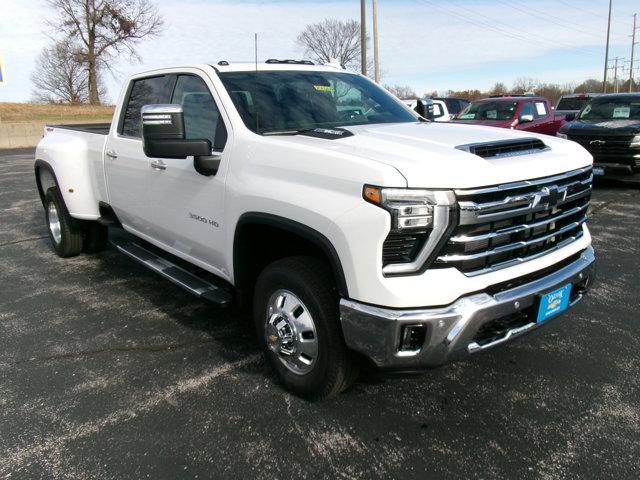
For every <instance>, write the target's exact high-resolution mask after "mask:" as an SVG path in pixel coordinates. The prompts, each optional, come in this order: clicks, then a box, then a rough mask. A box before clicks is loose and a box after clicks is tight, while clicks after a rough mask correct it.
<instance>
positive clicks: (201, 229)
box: [150, 70, 229, 277]
mask: <svg viewBox="0 0 640 480" xmlns="http://www.w3.org/2000/svg"><path fill="white" fill-rule="evenodd" d="M196 72H198V71H197V70H195V71H194V73H180V74H178V76H177V80H176V84H175V88H174V91H173V94H172V97H171V101H170V102H167V103H173V104H179V105H182V109H183V112H184V125H185V136H186V138H187V139H209V140H210V141H211V145H212V147H213V151H214V152H215V153H216V154H220V155H221V157H222V161H221V163H220V168H219V170H218V172H217V173H216V174H215V175H212V176H204V175H201V174H199V173H198V172H197V171H196V170H195V168H194V164H193V157H188V158H187V159H171V158H165V159H162V163H163V164H164V167H165V168H163V169H156V170H155V171H154V172H153V174H152V178H151V183H150V189H151V199H152V202H153V211H154V215H153V223H154V225H153V236H154V238H155V239H156V240H157V241H158V242H160V243H162V244H163V245H164V246H165V248H166V249H167V250H169V251H170V252H171V253H174V254H175V255H178V256H180V257H183V258H186V259H188V260H190V261H192V262H194V263H196V264H199V265H200V266H201V267H204V268H207V269H208V270H212V271H214V273H217V274H219V275H221V276H223V277H225V276H228V272H225V271H224V270H223V268H224V267H223V266H224V263H225V255H224V251H225V244H224V241H225V237H224V234H223V232H224V227H225V225H224V224H223V218H224V215H223V214H224V200H225V196H224V186H225V173H226V171H227V167H228V150H229V149H228V148H227V143H228V142H227V128H226V125H227V124H228V122H225V119H224V118H223V115H221V111H220V108H219V105H220V102H219V101H218V98H217V94H216V92H215V89H214V88H213V85H212V84H211V83H210V80H209V79H208V77H205V76H200V75H199V74H198V73H196Z"/></svg>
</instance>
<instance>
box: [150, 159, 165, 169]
mask: <svg viewBox="0 0 640 480" xmlns="http://www.w3.org/2000/svg"><path fill="white" fill-rule="evenodd" d="M151 168H153V169H155V170H166V169H167V164H166V163H164V162H163V161H162V160H151Z"/></svg>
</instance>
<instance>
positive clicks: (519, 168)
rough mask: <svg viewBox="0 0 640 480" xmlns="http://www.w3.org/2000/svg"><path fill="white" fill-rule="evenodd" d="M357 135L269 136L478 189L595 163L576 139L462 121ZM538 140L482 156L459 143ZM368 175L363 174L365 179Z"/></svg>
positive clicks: (418, 178)
mask: <svg viewBox="0 0 640 480" xmlns="http://www.w3.org/2000/svg"><path fill="white" fill-rule="evenodd" d="M345 128H346V129H348V130H349V131H351V132H352V133H353V136H350V137H346V138H340V139H337V140H329V139H324V138H314V137H309V136H304V135H296V136H283V137H270V138H273V139H274V140H275V141H279V142H286V143H289V142H293V143H296V144H298V145H299V144H304V145H305V147H307V148H312V147H317V148H322V149H331V150H333V151H336V152H340V153H342V154H349V155H357V156H359V157H364V158H367V159H369V160H371V161H376V162H380V163H384V164H387V165H390V166H392V167H394V168H395V169H397V170H398V171H399V172H400V173H401V174H402V175H403V176H404V177H405V178H406V180H407V186H409V187H420V188H475V187H482V186H488V185H496V184H499V183H507V182H515V181H520V180H528V179H533V178H540V177H546V176H550V175H556V174H559V173H563V172H567V171H570V170H574V169H577V168H580V167H584V166H587V165H590V164H591V163H592V158H591V156H590V155H589V153H587V151H586V150H584V149H583V148H582V147H580V146H579V145H577V144H576V143H575V142H571V141H567V140H561V139H558V138H556V137H551V136H548V135H536V134H531V133H527V132H519V131H516V130H509V129H499V128H491V127H484V126H476V125H464V124H458V123H439V122H423V123H395V124H377V125H359V126H349V127H345ZM532 137H533V138H539V139H541V140H542V141H543V142H544V143H545V144H546V145H547V146H548V147H550V148H549V149H547V150H544V151H541V152H539V153H533V154H527V155H516V156H509V157H494V158H482V157H479V156H477V155H474V154H471V153H469V152H466V151H463V150H459V149H457V148H456V146H460V145H466V144H471V143H483V142H492V141H501V140H509V139H522V138H532ZM364 182H366V174H363V183H364Z"/></svg>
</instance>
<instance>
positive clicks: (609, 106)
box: [558, 93, 640, 181]
mask: <svg viewBox="0 0 640 480" xmlns="http://www.w3.org/2000/svg"><path fill="white" fill-rule="evenodd" d="M558 136H559V137H562V138H568V139H569V140H573V141H574V142H577V143H579V144H580V145H582V146H583V147H584V148H586V149H587V150H588V151H589V153H591V155H593V160H594V168H593V174H594V175H600V176H603V175H606V176H607V177H609V178H618V179H623V180H634V181H640V93H617V94H610V95H600V96H598V97H596V98H594V99H592V100H591V102H589V104H587V105H586V106H585V107H584V108H583V109H582V111H581V112H580V113H579V114H578V118H577V119H576V120H575V121H573V122H570V123H567V124H566V125H564V126H563V127H562V128H561V129H560V131H559V132H558Z"/></svg>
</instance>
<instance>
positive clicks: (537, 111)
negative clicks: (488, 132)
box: [454, 95, 566, 135]
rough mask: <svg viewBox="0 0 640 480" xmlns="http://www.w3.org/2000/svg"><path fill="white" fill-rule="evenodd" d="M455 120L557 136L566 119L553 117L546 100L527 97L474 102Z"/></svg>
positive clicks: (497, 98) (557, 116)
mask: <svg viewBox="0 0 640 480" xmlns="http://www.w3.org/2000/svg"><path fill="white" fill-rule="evenodd" d="M454 121H456V122H460V123H474V124H478V125H487V126H490V127H500V128H514V129H516V130H524V131H526V132H535V133H545V134H547V135H555V134H556V133H557V132H558V130H559V129H560V127H561V126H562V125H564V124H565V122H566V119H565V117H564V116H562V115H554V113H553V111H552V110H551V107H550V106H549V102H548V101H547V99H546V98H542V97H532V96H528V95H525V96H507V97H491V98H484V99H482V100H475V101H473V102H471V103H470V104H469V105H467V107H466V108H465V109H464V110H463V111H462V112H460V113H459V114H458V116H457V117H456V118H455V119H454Z"/></svg>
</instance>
